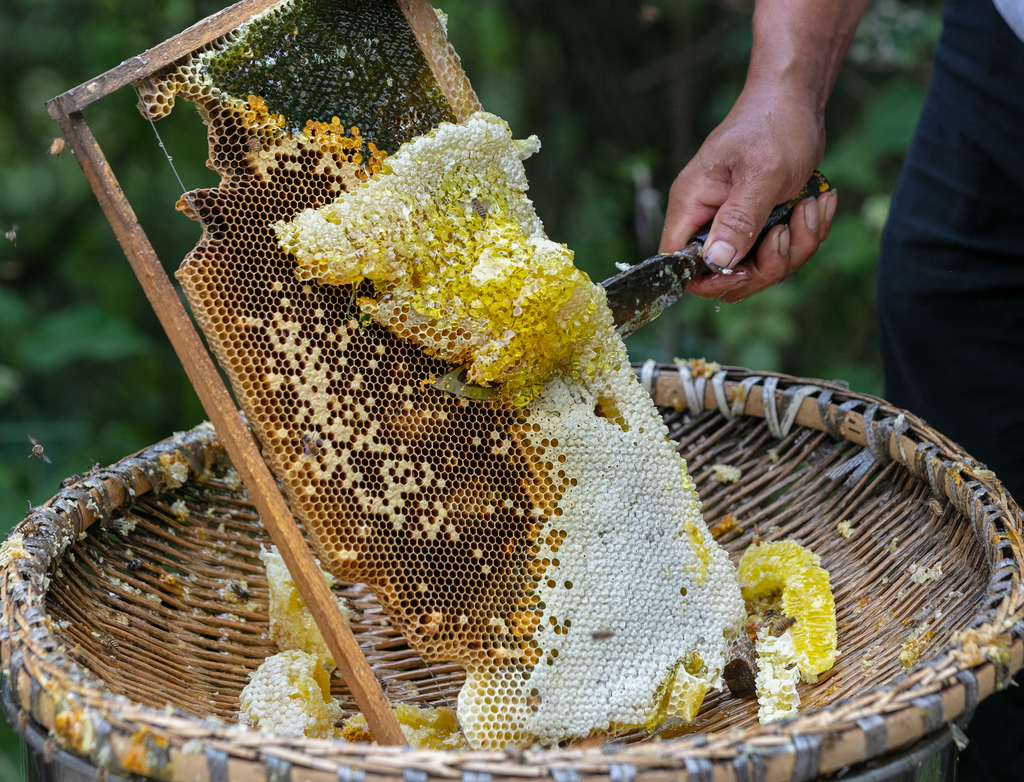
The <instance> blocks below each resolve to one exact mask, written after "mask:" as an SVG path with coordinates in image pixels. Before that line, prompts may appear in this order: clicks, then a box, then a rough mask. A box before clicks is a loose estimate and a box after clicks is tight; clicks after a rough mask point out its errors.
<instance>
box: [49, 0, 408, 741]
mask: <svg viewBox="0 0 1024 782" xmlns="http://www.w3.org/2000/svg"><path fill="white" fill-rule="evenodd" d="M235 7H236V8H237V7H238V6H235ZM57 119H58V122H60V126H61V130H63V131H64V137H65V139H67V142H68V144H70V145H71V148H72V149H73V150H74V152H75V156H76V159H77V160H78V163H79V165H81V167H82V171H83V172H84V173H85V178H86V179H87V180H88V181H89V184H90V185H91V186H92V189H93V192H94V193H95V194H96V198H97V199H98V200H99V202H100V206H101V207H102V208H103V212H104V214H105V215H106V217H107V220H108V221H109V222H110V225H111V227H112V228H113V229H114V233H115V235H116V236H117V240H118V242H119V243H120V244H121V248H122V249H123V250H124V252H125V255H127V256H128V261H129V262H130V263H131V266H132V269H133V271H134V272H135V275H136V277H138V279H139V282H140V283H141V284H142V288H143V290H144V291H145V293H146V297H147V298H148V299H149V302H150V304H151V305H152V306H153V310H154V311H155V312H156V314H157V317H158V318H159V319H160V323H161V325H162V326H163V327H164V331H166V332H167V336H168V337H169V338H170V341H171V344H172V345H173V347H174V350H175V352H176V353H177V354H178V358H179V359H180V360H181V363H182V365H183V366H184V367H185V372H186V373H187V374H188V377H189V380H190V381H192V386H193V387H194V388H195V390H196V393H197V394H198V395H199V399H200V401H201V402H202V403H203V407H204V408H205V410H206V414H207V415H208V416H209V417H210V421H211V422H212V423H213V425H214V427H215V428H216V430H217V434H218V436H219V437H220V439H221V442H223V443H224V447H225V449H226V450H227V452H228V455H229V456H230V457H231V462H232V464H234V466H235V469H236V470H237V471H238V475H239V477H240V478H241V479H242V482H243V483H244V484H245V488H246V489H247V490H248V492H249V496H250V497H252V499H253V502H254V503H255V505H256V508H257V510H258V511H259V514H260V517H261V518H262V519H263V522H264V524H265V525H266V528H267V531H268V532H269V533H270V537H271V539H272V540H273V541H274V544H275V545H276V546H277V547H278V549H279V551H280V553H281V556H282V557H284V561H285V563H286V564H287V565H288V570H289V572H291V574H292V577H293V578H294V580H295V585H296V586H297V587H298V589H299V592H300V593H301V594H302V596H303V598H304V599H305V600H306V605H307V606H308V607H309V609H310V611H311V612H312V614H313V618H314V620H315V621H316V624H317V627H319V628H320V631H321V633H322V634H323V636H324V640H325V641H326V642H327V646H328V648H329V649H330V650H331V654H332V655H333V656H334V660H335V662H336V663H337V665H338V669H339V670H340V671H341V674H342V676H343V677H344V678H345V682H346V684H347V685H348V687H349V689H350V690H351V692H352V695H353V697H354V698H355V700H356V703H358V704H359V708H360V709H361V710H362V712H363V715H364V716H365V717H366V720H367V723H368V724H369V727H370V730H371V731H372V732H373V734H374V737H375V738H376V739H377V741H378V742H379V743H380V744H389V745H400V744H404V743H405V736H404V734H403V733H402V729H401V727H400V726H399V724H398V721H397V720H396V719H395V716H394V713H393V712H392V711H391V706H390V704H389V703H388V701H387V698H386V697H385V696H384V693H383V691H382V690H381V687H380V683H379V682H378V681H377V679H376V677H375V676H374V675H373V671H372V670H371V668H370V665H369V663H368V662H367V661H366V658H365V657H363V655H362V652H361V651H360V649H359V644H358V643H357V642H356V639H355V637H354V636H353V634H352V629H351V628H350V627H349V625H348V622H347V621H346V620H345V617H344V616H342V614H341V611H340V610H339V609H338V604H337V602H336V601H335V600H334V596H333V595H332V593H331V590H330V588H328V586H327V584H326V583H325V582H324V580H323V578H321V577H320V569H319V568H318V567H317V564H316V560H315V559H314V558H313V554H312V552H311V551H310V550H309V547H308V546H307V545H306V542H305V540H304V539H303V537H302V533H301V532H299V529H298V526H297V525H296V523H295V519H294V518H293V516H292V514H291V511H290V510H289V508H288V505H287V503H285V501H284V498H283V497H282V496H281V493H280V491H279V489H278V487H277V483H276V482H275V481H274V478H273V476H272V475H271V474H270V470H269V468H268V467H267V465H266V462H264V461H263V457H262V456H261V454H260V452H259V450H258V448H257V446H256V441H255V440H254V439H253V437H252V434H251V433H250V432H249V429H248V427H246V425H245V423H244V422H243V420H242V417H241V415H239V413H238V410H237V409H236V408H235V405H234V402H233V401H232V400H231V397H230V395H229V394H228V390H227V388H226V387H225V386H224V383H223V381H222V380H221V378H220V375H219V374H218V372H217V369H216V367H215V366H214V363H213V360H212V359H211V358H210V355H209V353H207V351H206V348H205V346H204V345H203V343H202V341H201V340H200V338H199V334H198V333H197V332H196V330H195V327H194V326H193V325H192V321H191V320H190V319H189V317H188V315H187V314H186V312H185V308H184V306H183V305H182V303H181V299H179V298H178V294H177V292H176V291H175V289H174V286H173V285H172V284H171V281H170V278H169V277H168V276H167V272H165V271H164V268H163V266H162V265H161V264H160V260H159V259H158V258H157V255H156V252H155V251H154V250H153V247H152V245H151V244H150V243H149V239H148V238H147V237H146V234H145V232H144V231H143V229H142V226H141V225H139V222H138V220H137V218H136V217H135V213H134V211H133V210H132V208H131V205H130V204H129V203H128V199H127V198H126V197H125V195H124V193H123V192H122V191H121V187H120V185H119V184H118V182H117V179H116V177H115V176H114V173H113V171H112V170H111V168H110V165H109V164H108V163H107V160H106V158H105V157H104V155H103V151H102V150H101V149H100V147H99V144H97V142H96V139H95V138H94V137H93V135H92V131H91V130H90V129H89V126H88V125H87V124H86V122H85V119H84V118H83V117H82V115H81V113H78V112H74V113H71V114H69V115H62V114H60V115H58V117H57Z"/></svg>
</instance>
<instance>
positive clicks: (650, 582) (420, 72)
mask: <svg viewBox="0 0 1024 782" xmlns="http://www.w3.org/2000/svg"><path fill="white" fill-rule="evenodd" d="M325 20H326V21H325ZM332 20H333V21H332ZM327 21H330V24H327ZM371 32H372V35H371V34H370V33H371ZM415 41H416V39H415V37H414V35H413V33H412V32H411V30H410V28H409V26H408V25H407V24H406V22H405V20H404V18H403V16H402V13H401V10H400V9H399V7H398V5H397V3H396V2H394V0H390V2H389V1H386V0H372V2H371V1H370V0H362V2H355V0H332V2H326V0H291V1H290V2H284V3H281V4H280V5H278V6H275V7H274V8H272V9H271V10H270V11H268V12H266V13H264V14H262V15H261V16H259V17H256V19H255V20H253V21H252V22H250V23H247V24H246V25H243V26H242V27H241V28H239V29H238V30H236V31H234V32H233V33H231V34H229V35H227V36H225V37H224V38H222V39H221V40H219V41H217V42H215V43H214V44H211V45H210V46H209V47H207V48H206V49H205V50H203V51H200V52H197V53H195V54H193V55H190V56H189V57H187V58H185V59H184V60H182V61H181V62H179V63H177V64H175V65H174V66H172V67H169V68H167V69H165V71H163V72H162V73H161V74H159V75H158V76H157V77H155V78H154V79H153V80H152V81H151V82H149V83H148V84H146V85H142V88H141V89H140V94H141V96H142V108H143V109H144V110H145V112H146V113H148V114H149V115H150V116H153V117H159V116H163V115H165V114H166V113H167V112H168V111H169V110H170V108H171V106H172V105H173V99H174V96H176V95H177V96H181V97H184V98H187V99H188V100H190V101H192V102H194V103H195V104H196V105H197V106H198V108H199V111H200V114H201V115H202V116H203V118H204V120H205V121H206V122H207V124H208V129H209V130H208V136H209V146H210V165H211V166H212V167H213V168H214V169H215V170H216V171H217V172H219V174H220V175H221V184H220V186H219V187H217V188H213V189H207V190H199V191H194V192H191V193H188V194H186V195H184V196H183V197H182V198H181V200H179V202H178V208H179V209H180V210H181V211H183V212H185V213H186V214H187V215H188V216H190V217H192V218H193V219H196V220H198V221H199V222H200V223H201V224H202V226H203V228H204V234H203V237H202V239H201V241H200V242H199V244H198V245H197V246H196V248H195V249H194V250H193V251H192V252H191V253H190V254H189V255H188V257H187V258H186V259H185V261H184V262H183V264H182V266H181V268H180V269H179V271H178V274H177V276H178V279H179V280H180V281H181V283H182V286H183V288H184V291H185V294H186V296H187V297H188V300H189V303H190V304H191V306H192V309H193V312H194V313H195V316H196V318H197V320H198V322H199V324H200V326H201V327H202V329H203V331H204V333H205V334H206V337H207V339H208V342H209V344H210V346H211V349H212V350H213V352H214V353H215V355H216V357H217V359H218V360H219V362H220V364H221V366H222V367H223V368H224V370H225V372H226V374H227V375H228V377H229V379H230V381H231V383H232V386H233V388H234V391H235V394H236V396H237V398H238V400H239V403H240V405H241V407H242V409H243V411H244V412H245V414H246V416H247V418H248V421H249V423H250V425H251V426H252V428H253V431H254V432H255V434H256V436H257V438H258V440H259V442H260V443H261V445H262V448H263V454H264V457H265V459H266V460H267V463H268V465H269V466H270V468H271V469H272V470H273V472H274V473H275V475H276V476H277V477H278V478H279V479H280V481H281V483H282V485H283V487H284V489H285V491H286V493H287V495H288V498H289V500H290V502H291V507H292V510H293V511H294V512H295V514H296V515H297V516H298V517H299V518H300V519H301V520H302V522H303V524H304V525H305V527H306V529H307V531H308V532H309V534H310V536H311V538H312V540H313V542H314V546H315V548H316V550H317V553H318V555H319V557H320V559H321V562H322V564H323V567H324V568H325V569H327V570H329V571H330V572H331V573H332V574H333V575H334V576H335V577H337V578H338V579H339V580H342V581H346V582H362V583H366V584H367V585H369V586H370V587H371V588H372V589H373V590H374V592H375V594H376V595H377V597H378V599H379V600H380V602H381V604H382V606H383V607H384V609H385V611H386V612H387V613H388V615H389V617H390V618H391V621H392V623H393V624H394V626H395V627H396V628H397V629H398V630H399V631H400V632H402V634H403V635H404V637H405V638H406V640H407V641H408V643H409V645H410V647H412V648H413V649H414V650H415V651H416V652H417V653H418V654H420V656H421V657H422V658H423V659H424V660H425V661H427V662H440V661H453V662H457V663H459V664H460V665H462V666H463V667H464V668H465V669H466V671H467V681H466V684H465V687H464V688H463V690H462V693H461V694H460V697H459V704H458V716H459V719H460V722H461V724H462V727H463V730H464V731H465V734H466V737H467V739H468V741H469V742H470V744H471V745H472V746H473V747H477V748H499V747H503V746H505V745H508V744H517V745H521V746H528V745H531V744H534V743H540V744H545V745H553V744H555V743H557V742H559V741H563V740H570V739H574V738H579V737H583V736H588V735H591V734H594V733H602V732H603V733H612V734H613V733H618V732H622V731H625V730H628V729H630V728H633V727H636V726H652V725H654V724H656V723H657V722H659V721H661V720H664V719H666V718H668V717H680V718H682V719H684V720H690V719H692V718H693V716H694V715H695V713H696V710H697V708H698V707H699V705H700V702H701V700H702V698H703V695H704V692H705V691H706V690H707V689H708V688H709V687H715V686H718V683H719V679H720V672H721V669H722V667H723V665H724V663H725V660H724V655H725V653H726V648H727V645H728V637H729V636H730V634H731V633H733V632H735V631H736V630H737V629H738V628H739V627H740V626H741V625H742V621H743V601H742V598H741V597H740V593H739V588H738V585H737V581H736V576H735V570H734V569H733V567H732V565H731V564H730V563H729V561H728V558H727V556H726V554H725V552H724V551H723V550H722V549H720V548H719V547H718V546H717V545H716V544H715V543H714V541H713V540H712V538H711V536H710V534H709V533H708V531H707V529H706V527H705V526H704V523H703V520H702V518H701V515H700V503H699V500H698V498H697V495H696V492H695V490H694V488H693V484H692V482H691V480H690V478H689V477H688V476H687V474H686V468H685V464H684V463H683V462H682V460H681V459H680V458H679V457H678V456H677V454H676V453H675V451H674V449H673V447H672V445H671V444H670V443H668V442H667V440H666V435H667V431H666V429H665V426H664V423H663V421H662V419H661V417H660V416H659V415H658V413H657V410H656V409H655V408H654V406H653V404H652V402H651V399H650V397H649V395H648V394H647V392H646V391H645V390H644V389H643V388H642V387H641V386H640V385H639V384H638V383H637V382H636V380H635V378H634V377H633V375H632V372H631V370H630V368H629V366H628V364H627V363H626V361H625V351H624V349H623V348H622V347H621V342H619V341H618V338H617V337H614V336H613V335H608V334H604V335H597V336H594V338H595V339H610V340H612V342H610V343H609V344H610V345H611V346H612V347H611V349H610V351H609V352H608V353H607V354H605V355H606V357H607V360H606V361H605V362H604V363H603V364H601V365H595V366H594V367H593V369H592V370H591V369H589V368H584V371H580V365H579V364H576V363H574V361H573V360H569V361H567V362H566V363H564V364H559V365H558V366H556V367H554V368H553V369H552V370H551V374H550V376H548V377H546V378H544V379H543V382H542V383H541V386H540V387H539V388H538V389H535V391H536V393H533V394H532V395H531V396H530V399H529V401H528V404H525V405H519V406H517V405H516V404H514V403H513V400H511V399H510V398H509V397H508V396H503V395H497V396H495V397H493V398H491V399H485V400H471V399H468V398H465V397H462V396H458V395H453V394H450V393H446V392H444V391H441V390H439V389H438V388H436V387H435V386H434V385H433V380H434V379H435V378H437V377H439V376H442V375H444V374H446V373H448V372H449V371H450V370H451V369H452V366H451V365H450V364H449V363H447V362H446V361H443V360H441V358H439V355H440V354H437V352H436V351H434V352H435V355H428V353H427V352H426V351H425V350H424V349H423V347H422V346H421V345H419V344H415V343H414V342H413V341H410V340H409V339H403V338H400V337H399V336H396V334H393V333H391V331H389V330H388V329H387V328H385V327H383V326H382V325H381V324H380V323H378V322H375V321H374V319H373V318H372V317H366V314H365V313H364V312H363V311H362V309H361V307H360V300H363V301H364V302H365V301H366V300H373V301H380V296H381V290H380V288H379V286H378V285H377V284H376V283H375V282H374V281H373V280H372V279H370V278H364V279H362V280H361V281H352V282H348V283H344V284H326V283H324V282H321V281H318V280H316V279H310V278H308V275H307V278H306V279H302V278H301V276H300V275H299V274H298V268H299V267H298V265H297V263H296V260H295V259H294V258H293V257H291V256H290V255H288V254H287V253H285V252H284V251H283V250H282V249H281V247H280V246H279V244H278V239H277V236H276V235H275V229H274V226H275V225H277V224H280V223H290V222H291V221H293V220H294V219H295V218H296V216H297V215H299V214H300V213H302V212H303V211H304V210H307V209H319V208H322V207H325V206H328V205H331V204H334V203H335V202H336V201H338V200H339V199H340V198H342V197H347V196H350V195H352V194H354V193H356V192H358V191H359V190H360V188H363V187H364V186H369V185H370V184H375V183H377V182H379V181H382V180H385V179H386V178H387V177H388V176H389V174H388V172H387V166H388V160H389V157H390V156H394V157H396V158H398V157H399V156H400V155H401V149H402V148H403V147H402V144H403V143H405V142H408V141H410V140H412V139H414V138H417V137H421V136H424V135H425V134H429V133H430V132H431V131H432V130H434V129H436V128H439V127H440V126H442V124H443V123H450V122H451V121H452V120H453V119H455V118H456V117H455V114H454V113H453V111H452V109H451V106H450V105H448V104H447V103H445V102H443V101H442V100H441V98H440V97H439V96H441V95H443V94H450V93H446V92H445V91H444V90H442V89H441V87H439V86H438V84H437V83H436V82H433V83H431V82H430V79H429V78H428V77H429V76H430V74H431V73H432V72H431V69H430V64H429V63H428V62H427V59H426V58H424V56H423V54H422V51H420V50H419V49H414V48H410V43H411V44H413V45H415ZM435 43H436V41H435ZM288 47H292V48H294V49H296V50H297V51H298V52H299V53H300V54H302V55H303V56H296V57H291V58H290V59H289V58H283V57H281V56H278V55H279V54H280V52H281V51H282V50H283V49H287V48H288ZM396 52H397V54H396ZM317 57H319V58H320V59H319V60H318V59H317ZM331 57H334V58H335V60H334V61H333V62H335V65H337V64H338V63H347V62H349V58H352V57H361V58H362V60H361V62H362V63H363V64H366V66H367V69H366V70H365V71H363V72H362V73H361V75H360V77H359V78H355V77H353V78H352V79H351V80H350V81H349V82H345V81H344V79H342V81H337V73H334V75H332V76H331V77H328V76H325V75H324V74H323V73H321V69H320V65H319V63H320V62H321V61H323V60H324V59H325V58H331ZM271 61H273V62H271ZM453 63H454V64H455V65H457V58H455V59H454V60H451V59H449V61H448V63H447V66H446V67H449V68H452V67H454V65H453ZM371 66H372V67H371ZM281 67H285V68H287V69H289V70H288V73H287V78H288V79H289V80H290V81H285V80H284V77H283V76H281V75H280V73H279V72H278V71H276V70H275V68H281ZM304 69H305V70H304ZM311 71H312V72H311ZM458 75H461V78H462V79H463V80H464V78H465V77H464V75H462V74H461V70H459V74H458ZM431 78H432V77H431ZM332 79H333V81H332ZM424 79H426V82H427V83H426V84H425V82H424ZM325 80H326V81H325ZM453 80H454V81H458V79H456V78H454V77H453ZM278 82H280V83H281V84H286V85H288V86H287V88H281V89H278ZM424 84H425V86H424ZM310 85H312V86H310ZM395 85H406V86H402V87H401V88H397V87H395ZM296 90H298V91H300V92H301V91H303V90H305V91H306V92H307V93H308V92H313V91H319V93H318V94H316V95H312V96H309V95H306V96H305V97H304V98H303V96H297V95H296V94H293V93H295V91H296ZM332 90H335V91H341V92H344V95H342V96H341V97H338V96H337V95H335V96H334V97H331V91H332ZM382 96H383V97H382ZM300 98H303V99H300ZM371 105H372V106H373V107H374V108H373V110H372V111H370V110H368V109H367V107H368V106H371ZM459 113H460V114H461V110H460V112H459ZM453 165H454V164H453ZM510 165H511V164H510ZM515 165H517V166H519V167H520V168H519V169H518V170H511V169H510V170H509V171H508V172H506V178H507V179H508V180H509V181H511V180H512V179H515V178H516V177H518V176H520V173H519V172H521V163H519V161H518V159H517V160H516V161H515ZM475 208H476V207H475V206H474V205H472V204H470V209H473V210H475ZM529 209H530V213H531V214H532V206H530V208H529ZM532 219H536V218H535V215H534V216H533V218H532ZM527 222H528V221H527ZM519 227H520V228H522V229H523V230H524V231H527V230H528V229H529V226H527V225H524V224H523V222H522V220H520V223H519ZM383 230H385V232H386V231H387V230H388V227H387V226H383ZM529 230H533V229H529ZM537 230H540V229H539V221H537ZM580 285H581V286H582V287H581V288H580V290H582V291H583V292H584V293H585V294H586V297H587V299H588V300H591V299H593V300H597V299H599V298H600V296H601V295H602V294H600V292H599V291H596V290H594V288H596V286H592V284H591V283H589V281H585V280H584V281H581V282H580ZM595 311H596V310H595ZM485 315H486V313H485ZM401 316H402V313H401V312H398V313H397V314H396V317H397V318H399V319H400V318H401ZM485 320H486V318H485ZM471 331H472V329H471ZM595 334H596V332H595ZM428 336H429V335H428ZM580 344H583V343H582V342H581V343H580ZM556 363H557V362H556Z"/></svg>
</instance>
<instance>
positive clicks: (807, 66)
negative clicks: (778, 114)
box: [744, 0, 868, 116]
mask: <svg viewBox="0 0 1024 782" xmlns="http://www.w3.org/2000/svg"><path fill="white" fill-rule="evenodd" d="M867 2H868V0H757V6H756V9H755V11H754V20H753V33H754V43H753V50H752V52H751V55H750V68H749V70H748V72H747V82H746V86H745V87H744V90H745V91H748V90H757V91H770V92H775V93H780V94H781V95H782V96H784V97H785V98H786V99H788V100H789V101H796V102H798V103H805V104H806V107H807V108H808V109H810V110H811V111H813V112H814V113H815V114H816V115H818V116H822V115H824V111H825V103H826V102H827V101H828V96H829V94H830V93H831V92H832V87H833V85H834V84H835V81H836V76H837V75H838V73H839V67H840V66H841V65H842V62H843V59H844V58H845V57H846V51H847V49H849V47H850V42H851V41H852V40H853V34H854V33H855V32H856V30H857V24H858V23H859V22H860V18H861V15H862V14H863V13H864V8H865V6H866V5H867Z"/></svg>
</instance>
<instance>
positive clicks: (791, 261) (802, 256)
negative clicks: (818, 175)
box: [686, 191, 838, 304]
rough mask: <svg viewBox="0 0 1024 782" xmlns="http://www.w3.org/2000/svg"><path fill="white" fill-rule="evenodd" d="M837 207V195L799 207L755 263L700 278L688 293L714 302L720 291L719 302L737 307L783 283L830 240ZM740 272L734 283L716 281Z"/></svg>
mask: <svg viewBox="0 0 1024 782" xmlns="http://www.w3.org/2000/svg"><path fill="white" fill-rule="evenodd" d="M837 203H838V197H837V195H836V193H835V191H831V192H829V193H823V194H822V195H820V196H818V197H817V198H816V199H810V198H809V199H807V200H805V201H803V202H801V203H800V204H797V206H796V208H795V209H794V210H793V216H792V218H791V220H790V224H789V226H776V227H775V228H773V229H772V230H771V231H769V233H768V235H767V236H766V237H765V240H764V242H763V243H762V244H761V246H760V248H758V251H757V256H756V257H755V258H754V259H753V260H751V261H746V262H744V263H742V264H740V265H739V266H737V267H736V270H735V272H734V273H733V274H732V275H728V276H727V277H726V276H725V275H721V274H716V275H711V276H708V277H703V278H699V279H698V280H694V281H692V282H691V283H690V284H689V285H687V288H686V289H687V290H688V291H691V292H693V293H695V294H697V295H698V296H703V297H705V298H713V297H714V295H716V292H717V291H721V292H720V293H717V296H718V298H720V299H721V300H722V301H724V302H725V303H727V304H735V303H736V302H739V301H743V299H745V298H747V297H748V296H752V295H753V294H755V293H757V292H759V291H762V290H764V289H765V288H768V287H770V286H772V285H775V284H776V283H779V282H782V280H784V279H785V278H786V277H788V276H789V275H790V274H792V273H793V272H794V271H796V270H797V269H799V268H800V267H801V266H803V265H804V263H806V262H807V260H808V259H809V258H810V257H811V256H812V255H814V253H815V252H816V251H817V249H818V247H819V245H820V244H821V243H822V242H823V241H824V240H825V238H826V237H827V236H828V234H829V232H830V231H831V230H832V219H833V217H834V216H835V211H836V204H837ZM741 272H743V273H745V274H744V275H743V277H740V278H737V280H736V281H735V282H733V281H732V280H731V279H730V280H729V282H721V281H718V280H717V279H716V278H722V277H725V278H726V279H729V278H732V277H736V275H737V274H739V273H741Z"/></svg>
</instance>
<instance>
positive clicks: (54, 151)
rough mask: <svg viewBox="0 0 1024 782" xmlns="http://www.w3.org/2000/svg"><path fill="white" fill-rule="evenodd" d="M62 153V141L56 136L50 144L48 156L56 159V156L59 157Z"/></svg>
mask: <svg viewBox="0 0 1024 782" xmlns="http://www.w3.org/2000/svg"><path fill="white" fill-rule="evenodd" d="M63 151H64V139H63V138H61V137H60V136H57V138H55V139H54V140H53V143H51V144H50V154H51V155H53V156H54V157H57V155H59V154H60V153H61V152H63Z"/></svg>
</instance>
